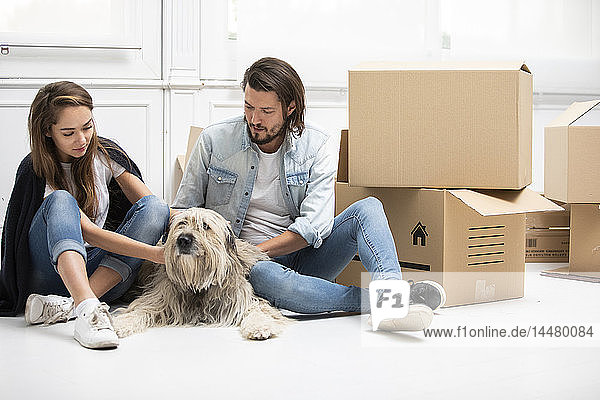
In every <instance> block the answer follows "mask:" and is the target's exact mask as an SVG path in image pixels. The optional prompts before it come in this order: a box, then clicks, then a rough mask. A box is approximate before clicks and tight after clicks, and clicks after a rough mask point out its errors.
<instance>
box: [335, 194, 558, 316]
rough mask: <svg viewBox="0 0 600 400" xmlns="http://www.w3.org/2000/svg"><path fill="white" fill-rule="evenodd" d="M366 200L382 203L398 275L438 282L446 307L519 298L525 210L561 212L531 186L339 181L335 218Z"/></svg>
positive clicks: (523, 260) (522, 270) (522, 263)
mask: <svg viewBox="0 0 600 400" xmlns="http://www.w3.org/2000/svg"><path fill="white" fill-rule="evenodd" d="M367 196H374V197H377V198H378V199H379V200H381V201H382V203H383V205H384V209H385V212H386V215H387V217H388V221H389V223H390V228H391V230H392V234H393V236H394V240H395V243H396V249H397V250H398V259H399V261H400V265H401V266H402V267H403V268H402V270H403V276H404V278H405V279H413V280H415V281H417V280H423V279H433V280H435V281H437V282H439V283H441V284H442V285H443V286H444V288H445V289H446V292H447V295H448V298H447V303H446V304H447V305H448V306H452V305H460V304H471V303H480V302H486V301H494V300H503V299H510V298H516V297H522V296H523V282H524V281H523V278H524V271H525V215H524V213H525V212H533V211H543V210H557V209H560V207H559V206H557V205H555V204H554V203H552V202H551V201H549V200H547V199H545V198H543V197H542V196H540V195H538V194H537V193H535V192H533V191H531V190H529V189H523V190H521V191H471V190H464V189H459V190H447V189H400V188H362V187H351V186H349V185H348V184H347V183H341V182H337V183H336V214H338V213H340V212H341V211H342V210H343V209H345V208H346V207H347V206H349V205H350V204H352V203H353V202H355V201H357V200H360V199H362V198H365V197H367ZM354 284H356V285H360V281H356V282H355V283H354Z"/></svg>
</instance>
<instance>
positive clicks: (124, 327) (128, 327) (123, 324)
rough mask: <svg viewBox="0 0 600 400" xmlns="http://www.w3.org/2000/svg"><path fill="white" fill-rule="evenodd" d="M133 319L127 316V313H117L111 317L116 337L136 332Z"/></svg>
mask: <svg viewBox="0 0 600 400" xmlns="http://www.w3.org/2000/svg"><path fill="white" fill-rule="evenodd" d="M132 322H133V321H131V320H130V318H128V317H127V314H121V315H117V316H116V317H113V320H112V325H113V328H114V330H115V333H116V334H117V336H118V337H120V338H124V337H127V336H131V335H133V334H134V333H137V330H136V329H135V325H134V324H132Z"/></svg>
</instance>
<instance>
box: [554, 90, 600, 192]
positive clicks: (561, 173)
mask: <svg viewBox="0 0 600 400" xmlns="http://www.w3.org/2000/svg"><path fill="white" fill-rule="evenodd" d="M598 104H600V100H593V101H585V102H580V103H577V102H575V103H573V104H572V105H571V106H570V107H569V108H568V109H567V110H566V111H565V112H563V113H562V114H561V115H559V116H558V117H557V118H556V119H555V120H554V121H552V122H551V123H550V125H548V126H546V127H545V129H544V135H545V136H544V194H545V195H546V197H548V198H550V199H553V200H559V201H563V202H565V203H600V179H598V171H600V126H589V125H588V126H586V118H585V117H584V115H586V114H587V115H589V111H590V110H591V109H593V108H594V107H597V106H598Z"/></svg>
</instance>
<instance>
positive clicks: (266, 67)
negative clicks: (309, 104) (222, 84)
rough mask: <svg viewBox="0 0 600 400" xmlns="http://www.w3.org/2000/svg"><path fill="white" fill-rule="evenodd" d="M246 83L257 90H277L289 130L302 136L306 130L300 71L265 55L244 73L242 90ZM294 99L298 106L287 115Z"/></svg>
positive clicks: (244, 88)
mask: <svg viewBox="0 0 600 400" xmlns="http://www.w3.org/2000/svg"><path fill="white" fill-rule="evenodd" d="M246 85H250V87H251V88H252V89H254V90H257V91H262V92H275V93H276V94H277V97H278V98H279V101H280V102H281V107H282V111H283V115H284V119H285V127H286V129H287V131H289V132H291V133H293V134H294V135H297V136H300V135H301V134H302V132H303V131H304V110H305V101H304V85H303V84H302V80H301V79H300V77H299V76H298V73H297V72H296V71H295V70H294V68H292V66H291V65H290V64H288V63H286V62H285V61H283V60H280V59H278V58H273V57H265V58H261V59H260V60H258V61H256V62H255V63H254V64H252V65H251V66H250V68H248V69H247V70H246V72H245V73H244V79H243V80H242V83H241V85H240V86H241V87H242V90H246ZM292 101H294V102H295V104H296V108H295V109H294V111H292V113H291V114H290V115H289V116H288V117H286V114H287V108H288V106H289V105H290V103H291V102H292Z"/></svg>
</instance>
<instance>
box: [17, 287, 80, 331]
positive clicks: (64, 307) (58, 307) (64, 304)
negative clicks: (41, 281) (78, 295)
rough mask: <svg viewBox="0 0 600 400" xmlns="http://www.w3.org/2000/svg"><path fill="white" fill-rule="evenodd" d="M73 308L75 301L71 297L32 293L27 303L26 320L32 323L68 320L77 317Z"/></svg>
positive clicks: (48, 323)
mask: <svg viewBox="0 0 600 400" xmlns="http://www.w3.org/2000/svg"><path fill="white" fill-rule="evenodd" d="M73 309H74V303H73V299H72V298H70V297H63V296H56V295H54V294H50V295H47V296H42V295H41V294H35V293H34V294H30V295H29V297H28V298H27V303H25V322H27V323H28V324H30V325H35V324H45V325H50V324H53V323H55V322H67V321H68V320H70V319H72V318H75V315H74V313H73Z"/></svg>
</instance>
